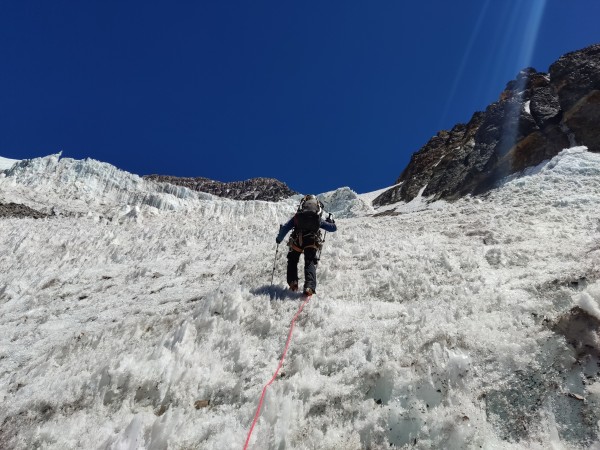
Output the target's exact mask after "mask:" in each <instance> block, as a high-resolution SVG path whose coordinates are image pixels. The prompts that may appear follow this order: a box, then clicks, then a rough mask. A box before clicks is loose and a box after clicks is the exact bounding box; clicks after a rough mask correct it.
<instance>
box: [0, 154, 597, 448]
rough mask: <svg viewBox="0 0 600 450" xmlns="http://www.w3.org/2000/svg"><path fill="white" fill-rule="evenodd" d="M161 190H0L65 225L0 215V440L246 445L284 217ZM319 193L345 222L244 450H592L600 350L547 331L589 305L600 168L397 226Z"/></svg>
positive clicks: (278, 313) (121, 185) (276, 330)
mask: <svg viewBox="0 0 600 450" xmlns="http://www.w3.org/2000/svg"><path fill="white" fill-rule="evenodd" d="M169 189H170V188H168V187H166V186H163V185H156V184H149V183H146V182H145V181H144V180H141V179H140V178H139V177H136V176H135V175H131V174H127V173H125V172H122V171H119V170H118V169H116V168H113V167H112V166H109V165H107V164H103V163H99V162H97V161H91V160H86V161H74V160H68V159H65V160H63V159H58V157H49V158H42V159H40V160H32V162H29V163H27V164H24V162H22V163H19V166H18V169H15V168H13V169H12V170H11V171H9V172H7V175H6V177H4V178H0V193H1V196H2V198H1V199H0V200H3V201H14V202H21V203H26V204H28V206H32V207H34V206H37V207H38V209H39V207H41V206H43V207H45V208H48V209H51V208H52V207H54V208H55V210H58V211H60V212H61V214H59V215H58V216H56V217H54V218H48V219H40V220H33V219H4V220H0V233H1V235H2V237H3V238H2V239H1V240H0V402H1V404H2V405H3V407H2V408H0V424H1V425H0V448H3V449H4V448H7V449H12V448H18V449H29V448H44V449H45V448H49V449H79V448H98V449H137V448H140V449H141V448H144V449H164V448H174V449H241V448H242V447H243V443H244V440H245V438H246V433H247V431H248V427H249V426H250V423H251V421H252V418H253V415H254V412H255V408H256V404H257V401H258V398H259V395H260V392H261V390H262V387H263V385H264V383H266V381H268V379H269V378H270V377H271V375H272V373H273V371H274V370H275V367H276V365H277V361H278V358H279V356H280V352H281V351H282V349H283V343H284V342H285V338H286V336H287V332H288V328H289V321H290V320H291V318H292V316H293V315H294V313H295V311H296V310H297V308H298V306H299V299H298V297H297V296H296V295H294V294H289V293H287V292H286V290H285V289H284V284H285V283H284V281H285V255H284V252H282V251H281V249H280V252H279V258H278V261H277V270H276V274H275V280H276V286H275V287H274V288H271V287H270V279H271V271H272V268H273V265H272V264H273V258H274V256H275V242H274V238H275V235H276V232H277V228H278V224H279V223H282V222H284V221H285V220H286V219H287V218H288V217H289V216H290V215H291V214H292V213H293V211H294V208H295V204H294V202H293V201H292V200H290V201H287V202H280V203H269V202H261V201H251V202H238V201H231V200H225V199H219V198H214V197H211V196H203V195H198V194H195V193H191V192H190V191H187V190H185V191H183V190H176V191H170V190H169ZM192 194H193V195H192ZM326 197H327V198H330V199H333V200H335V204H336V205H337V206H336V207H338V208H339V209H340V210H342V211H348V212H350V213H351V214H349V215H353V216H354V217H349V218H340V219H338V220H337V223H338V227H339V230H338V232H337V233H329V234H328V235H327V241H326V245H325V248H324V250H323V254H322V259H321V262H320V264H319V268H318V281H319V285H318V287H317V292H318V295H316V296H314V297H313V299H311V301H310V303H309V304H308V305H307V307H306V309H305V311H304V312H303V313H302V315H301V316H300V318H299V321H298V323H297V325H296V328H295V331H294V337H293V342H292V345H291V347H290V350H289V353H288V356H287V359H286V363H285V364H284V367H283V372H284V375H283V374H282V376H281V377H280V378H279V379H278V380H277V381H276V382H275V383H274V384H273V385H272V386H271V388H270V389H269V391H268V393H267V398H266V401H265V405H264V406H263V412H262V415H261V418H260V420H259V422H258V425H257V427H256V429H255V430H254V434H253V438H252V443H251V446H250V448H252V449H284V448H285V449H362V448H370V449H380V448H381V449H383V448H386V449H387V448H390V447H392V448H400V447H402V446H406V447H411V448H424V449H425V448H456V449H462V448H487V449H490V448H523V449H525V448H527V449H529V448H539V449H547V448H556V449H559V448H590V447H592V446H594V445H595V446H597V447H598V446H599V445H600V444H599V443H598V420H600V408H598V405H599V404H600V377H599V375H598V358H597V357H596V356H594V355H587V356H586V357H585V358H582V357H579V356H578V355H577V354H576V353H575V352H574V351H573V350H572V348H571V347H569V346H568V345H567V342H566V341H565V338H564V337H562V336H561V335H559V334H557V333H555V332H554V331H552V329H551V327H550V326H548V323H552V322H553V321H555V320H557V319H558V318H559V317H562V316H563V315H564V314H565V313H567V312H568V311H570V310H571V308H573V307H574V306H576V305H580V306H581V307H582V308H584V309H585V310H586V311H590V312H591V313H592V314H600V306H599V305H600V284H598V283H597V282H596V280H597V279H598V274H599V273H600V209H599V206H600V205H599V203H600V155H598V154H592V153H589V152H587V151H585V148H573V149H569V150H565V151H563V152H562V153H561V154H560V155H558V156H557V157H556V158H554V159H553V160H552V161H550V162H548V164H546V165H545V166H544V167H543V168H540V169H539V170H538V171H536V172H534V173H532V174H530V175H529V176H524V177H521V178H518V179H514V180H511V181H508V182H507V183H506V184H505V185H504V186H503V187H502V188H501V189H499V190H497V191H494V192H492V193H490V194H489V195H487V196H486V197H483V198H478V199H471V198H466V199H464V200H460V201H457V202H455V203H438V204H436V205H433V206H432V207H429V208H425V209H421V210H419V211H414V212H410V213H407V214H399V215H387V216H372V215H371V214H372V211H370V212H369V211H367V210H368V208H367V210H364V211H363V208H362V207H361V206H360V202H359V203H357V199H358V200H360V198H359V197H358V198H355V197H356V195H352V193H348V192H347V191H342V192H340V193H338V194H336V195H333V194H330V195H327V196H326ZM344 199H346V200H347V201H348V202H351V203H352V205H354V206H352V205H349V206H348V208H345V207H344V205H343V201H344ZM356 205H358V206H356ZM398 210H401V208H398ZM360 211H362V212H360ZM272 297H274V298H272ZM206 401H208V405H207V402H206ZM599 448H600V447H599Z"/></svg>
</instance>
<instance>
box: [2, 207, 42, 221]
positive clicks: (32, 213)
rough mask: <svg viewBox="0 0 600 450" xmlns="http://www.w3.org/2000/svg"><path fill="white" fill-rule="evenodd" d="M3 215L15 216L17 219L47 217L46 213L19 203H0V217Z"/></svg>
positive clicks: (3, 216)
mask: <svg viewBox="0 0 600 450" xmlns="http://www.w3.org/2000/svg"><path fill="white" fill-rule="evenodd" d="M5 217H16V218H18V219H23V218H26V217H32V218H34V219H42V218H44V217H48V215H47V214H44V213H41V212H39V211H36V210H35V209H31V208H30V207H29V206H25V205H21V204H19V203H0V218H5Z"/></svg>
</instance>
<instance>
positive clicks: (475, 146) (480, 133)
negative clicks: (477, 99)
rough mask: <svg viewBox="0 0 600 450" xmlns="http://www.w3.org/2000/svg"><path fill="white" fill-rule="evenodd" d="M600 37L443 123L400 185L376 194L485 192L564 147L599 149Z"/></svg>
mask: <svg viewBox="0 0 600 450" xmlns="http://www.w3.org/2000/svg"><path fill="white" fill-rule="evenodd" d="M599 119H600V44H594V45H591V46H589V47H586V48H584V49H581V50H577V51H574V52H570V53H567V54H565V55H563V56H561V57H560V58H559V59H558V60H557V61H556V62H554V63H553V64H552V65H551V66H550V68H549V72H548V73H543V72H537V71H536V70H535V69H533V68H531V67H529V68H526V69H524V70H522V71H521V72H519V74H518V75H517V77H516V78H515V79H514V80H512V81H510V82H509V83H508V84H507V86H506V88H505V90H504V91H502V93H501V94H500V97H499V99H498V101H496V102H494V103H492V104H491V105H489V106H488V107H487V108H486V110H485V111H484V112H476V113H474V114H473V116H472V118H471V119H470V120H469V122H468V123H466V124H457V125H455V126H454V127H453V128H452V129H451V130H450V131H446V130H442V131H440V132H438V133H437V135H436V136H434V137H432V138H431V139H430V140H429V142H427V144H425V145H424V146H423V147H422V148H421V149H420V150H419V151H417V152H415V153H414V154H413V155H412V157H411V160H410V162H409V164H408V166H407V167H406V168H405V169H404V171H403V172H402V173H401V175H400V177H399V178H398V179H397V181H396V183H395V184H397V186H394V187H393V188H391V189H389V190H387V191H385V192H383V193H382V194H381V195H379V196H378V197H377V198H375V200H374V201H373V205H374V206H383V205H389V204H392V203H396V202H399V201H404V202H408V201H411V200H413V199H414V198H416V197H417V196H419V195H422V196H423V197H427V198H430V199H431V200H439V199H446V200H454V199H456V198H459V197H462V196H464V195H468V194H473V195H477V194H481V193H484V192H487V191H489V190H490V189H492V188H494V187H496V186H497V185H498V183H499V182H500V181H501V180H502V179H504V178H505V177H507V176H509V175H512V174H515V173H518V172H521V171H523V170H525V169H526V168H528V167H532V166H536V165H538V164H540V163H541V162H542V161H545V160H548V159H550V158H552V157H554V156H555V155H557V154H558V153H559V152H560V151H561V150H563V149H564V148H568V147H573V146H575V145H584V146H586V147H588V149H589V150H590V151H592V152H600V130H599V129H598V127H597V124H598V122H599Z"/></svg>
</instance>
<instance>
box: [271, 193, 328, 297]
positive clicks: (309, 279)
mask: <svg viewBox="0 0 600 450" xmlns="http://www.w3.org/2000/svg"><path fill="white" fill-rule="evenodd" d="M322 215H323V204H322V203H321V202H320V201H319V200H318V199H317V197H316V196H314V195H306V196H305V197H304V198H302V200H301V201H300V205H299V206H298V210H297V211H296V214H294V216H293V217H292V218H291V219H290V220H288V221H287V223H285V224H284V225H280V227H279V234H278V235H277V238H275V241H276V242H277V244H280V243H281V242H282V241H283V239H284V238H285V236H286V235H287V234H288V233H289V231H290V230H291V229H293V230H294V231H293V232H292V235H291V236H290V240H289V241H288V246H289V247H290V251H289V252H288V254H287V260H288V262H287V282H288V285H289V287H290V289H291V290H292V291H297V290H298V261H299V260H300V255H301V254H302V253H304V294H305V295H312V294H314V293H315V292H316V289H317V264H318V262H319V256H318V255H320V250H321V248H322V246H323V237H322V235H321V229H323V230H325V231H330V232H334V231H336V230H337V226H336V225H335V221H334V220H333V219H332V218H331V214H330V215H329V217H328V218H327V219H325V220H323V218H322V217H321V216H322ZM317 253H318V254H317Z"/></svg>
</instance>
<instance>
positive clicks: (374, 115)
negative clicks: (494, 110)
mask: <svg viewBox="0 0 600 450" xmlns="http://www.w3.org/2000/svg"><path fill="white" fill-rule="evenodd" d="M599 17H600V1H598V0H460V1H448V0H420V1H399V0H396V1H353V0H343V1H270V2H265V1H259V0H252V1H247V0H244V1H227V0H214V1H202V0H198V1H186V2H180V1H155V0H146V1H114V0H113V1H111V0H102V1H64V0H52V1H48V0H43V1H29V0H12V1H11V0H6V1H2V2H0V49H1V52H0V156H4V157H8V158H17V159H23V158H31V157H35V156H42V155H48V154H50V153H56V152H58V151H61V150H62V151H63V156H66V157H72V158H85V157H91V158H94V159H98V160H101V161H106V162H109V163H111V164H114V165H116V166H118V167H120V168H122V169H125V170H128V171H130V172H133V173H137V174H140V175H144V174H150V173H160V174H169V175H179V176H203V177H208V178H212V179H216V180H221V181H233V180H243V179H248V178H252V177H258V176H261V177H274V178H278V179H280V180H282V181H284V182H286V183H287V184H288V185H289V186H290V187H292V188H293V189H296V190H298V191H301V192H303V193H309V192H314V193H319V192H324V191H327V190H331V189H334V188H337V187H340V186H350V187H351V188H352V189H354V190H355V191H357V192H367V191H371V190H375V189H378V188H382V187H385V186H388V185H390V184H393V182H394V181H395V179H396V178H397V177H398V176H399V175H400V173H401V171H402V170H403V169H404V167H405V166H406V164H407V163H408V161H409V159H410V155H411V154H412V153H414V152H415V151H417V150H418V149H419V148H420V147H421V146H422V145H424V144H425V143H426V142H427V141H428V140H429V138H431V136H433V135H435V133H436V132H437V131H438V130H440V129H449V128H451V127H452V126H453V125H454V124H456V123H458V122H467V121H468V120H469V119H470V117H471V115H472V113H473V112H475V111H477V110H483V109H484V108H485V107H486V106H487V105H488V104H489V103H490V102H492V101H495V100H496V99H497V98H498V95H499V94H500V92H501V91H502V89H503V88H504V87H505V85H506V83H507V82H508V81H509V80H511V79H513V78H514V77H515V75H516V74H517V72H518V71H519V70H520V69H522V68H524V67H526V66H533V67H535V68H536V69H538V70H541V71H546V70H547V69H548V67H549V65H550V64H551V63H552V62H554V61H555V60H556V59H557V58H558V57H559V56H561V55H562V54H564V53H566V52H568V51H572V50H577V49H580V48H583V47H585V46H588V45H590V44H593V43H598V42H600V25H599V22H598V20H599V19H598V18H599Z"/></svg>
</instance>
